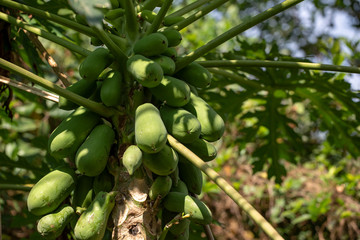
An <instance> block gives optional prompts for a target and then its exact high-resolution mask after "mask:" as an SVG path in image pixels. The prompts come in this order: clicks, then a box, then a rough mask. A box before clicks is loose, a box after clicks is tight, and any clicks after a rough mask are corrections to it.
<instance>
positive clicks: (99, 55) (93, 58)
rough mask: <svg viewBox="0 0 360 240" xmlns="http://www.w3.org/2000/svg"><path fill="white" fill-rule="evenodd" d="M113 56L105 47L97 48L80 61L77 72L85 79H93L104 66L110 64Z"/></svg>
mask: <svg viewBox="0 0 360 240" xmlns="http://www.w3.org/2000/svg"><path fill="white" fill-rule="evenodd" d="M112 61H113V56H112V55H111V54H110V52H109V50H107V49H106V48H97V49H95V50H94V51H92V52H91V53H90V54H89V55H88V56H87V57H86V58H85V59H84V61H82V62H81V63H80V66H79V74H80V76H81V77H82V78H84V79H86V80H87V81H95V80H96V79H97V78H98V76H99V75H100V73H101V72H102V71H104V69H105V68H107V67H108V66H110V64H111V63H112Z"/></svg>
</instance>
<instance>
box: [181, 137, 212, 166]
mask: <svg viewBox="0 0 360 240" xmlns="http://www.w3.org/2000/svg"><path fill="white" fill-rule="evenodd" d="M185 146H186V147H187V148H189V149H190V150H191V151H192V152H193V153H195V154H196V155H197V156H198V157H199V158H201V159H202V160H203V161H205V162H208V161H211V160H213V159H215V158H216V155H217V150H216V148H215V146H214V145H213V144H211V143H209V142H207V141H205V140H204V139H201V138H198V139H195V141H193V142H191V143H187V144H185Z"/></svg>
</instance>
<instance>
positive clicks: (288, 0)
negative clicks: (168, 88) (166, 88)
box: [175, 0, 303, 72]
mask: <svg viewBox="0 0 360 240" xmlns="http://www.w3.org/2000/svg"><path fill="white" fill-rule="evenodd" d="M302 1H303V0H285V1H284V2H282V3H280V4H278V5H275V6H274V7H272V8H269V9H268V10H266V11H264V12H262V13H260V14H258V15H256V16H254V17H252V18H250V19H249V20H247V21H245V22H243V23H241V24H239V25H237V26H235V27H233V28H231V29H230V30H228V31H226V32H224V33H223V34H221V35H220V36H218V37H216V38H214V39H213V40H211V41H210V42H208V43H207V44H205V45H204V46H202V47H200V48H198V49H196V50H195V51H193V52H191V53H189V54H188V55H186V56H185V57H184V58H182V59H180V60H179V61H177V63H176V70H175V72H177V71H179V70H180V69H182V68H183V67H185V66H186V65H188V64H189V63H191V62H193V61H195V60H196V59H198V58H199V57H201V56H203V55H205V54H206V53H208V52H209V51H211V50H212V49H214V48H216V47H217V46H219V45H221V44H223V43H224V42H226V41H228V40H229V39H231V38H233V37H235V36H236V35H238V34H240V33H242V32H244V31H246V30H248V29H249V28H251V27H253V26H255V25H256V24H258V23H261V22H263V21H265V20H267V19H268V18H270V17H272V16H274V15H276V14H278V13H280V12H282V11H285V10H286V9H288V8H290V7H292V6H294V5H295V4H298V3H300V2H302ZM185 20H186V19H185ZM185 20H184V21H185ZM180 23H181V22H180Z"/></svg>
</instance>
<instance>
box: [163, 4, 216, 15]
mask: <svg viewBox="0 0 360 240" xmlns="http://www.w3.org/2000/svg"><path fill="white" fill-rule="evenodd" d="M210 1H211V0H198V1H195V2H193V3H191V4H189V5H186V6H185V7H183V8H180V9H179V10H177V11H175V12H173V13H172V14H170V15H168V16H171V17H178V16H182V15H184V14H186V13H188V12H191V11H192V10H194V9H196V8H198V7H200V6H202V5H205V4H206V3H208V2H210Z"/></svg>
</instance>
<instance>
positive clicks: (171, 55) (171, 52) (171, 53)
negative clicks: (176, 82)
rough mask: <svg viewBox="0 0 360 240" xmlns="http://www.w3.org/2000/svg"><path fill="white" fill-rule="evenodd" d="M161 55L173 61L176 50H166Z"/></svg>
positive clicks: (170, 48)
mask: <svg viewBox="0 0 360 240" xmlns="http://www.w3.org/2000/svg"><path fill="white" fill-rule="evenodd" d="M161 55H164V56H167V57H169V58H171V59H173V60H175V58H176V57H177V52H176V49H175V48H173V47H169V48H167V49H166V50H165V51H164V52H163V53H162V54H161Z"/></svg>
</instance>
